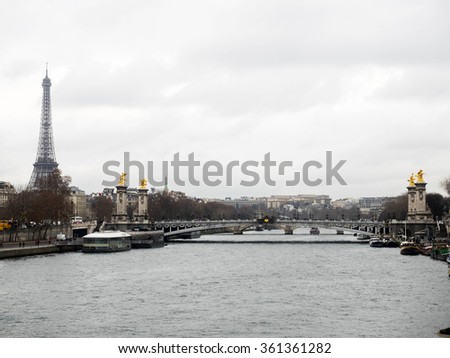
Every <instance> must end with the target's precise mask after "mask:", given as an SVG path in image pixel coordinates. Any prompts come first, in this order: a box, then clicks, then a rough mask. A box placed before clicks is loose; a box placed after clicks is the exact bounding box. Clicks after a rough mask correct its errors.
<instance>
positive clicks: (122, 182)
mask: <svg viewBox="0 0 450 358" xmlns="http://www.w3.org/2000/svg"><path fill="white" fill-rule="evenodd" d="M126 178H127V173H125V172H123V173H122V174H120V179H119V183H118V184H117V185H125V180H126Z"/></svg>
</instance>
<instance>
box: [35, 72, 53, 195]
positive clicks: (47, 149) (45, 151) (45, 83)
mask: <svg viewBox="0 0 450 358" xmlns="http://www.w3.org/2000/svg"><path fill="white" fill-rule="evenodd" d="M51 85H52V83H51V81H50V78H48V68H46V70H45V78H44V79H43V80H42V88H43V94H42V109H41V127H40V130H39V143H38V151H37V156H36V162H35V163H34V164H33V166H34V168H33V173H32V174H31V178H30V182H29V183H28V189H35V188H36V187H37V183H38V182H39V180H40V179H41V178H45V177H46V176H47V175H49V174H51V173H52V172H53V171H54V170H55V169H57V168H58V163H57V162H56V156H55V146H54V144H53V129H52V107H51V101H50V87H51Z"/></svg>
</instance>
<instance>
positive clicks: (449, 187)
mask: <svg viewBox="0 0 450 358" xmlns="http://www.w3.org/2000/svg"><path fill="white" fill-rule="evenodd" d="M441 186H442V188H444V190H445V191H446V192H447V194H448V195H450V176H449V177H447V178H445V179H444V180H443V181H442V182H441Z"/></svg>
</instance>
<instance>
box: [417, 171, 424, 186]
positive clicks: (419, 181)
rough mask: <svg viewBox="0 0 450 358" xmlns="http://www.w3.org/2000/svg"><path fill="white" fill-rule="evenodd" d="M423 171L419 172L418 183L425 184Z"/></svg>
mask: <svg viewBox="0 0 450 358" xmlns="http://www.w3.org/2000/svg"><path fill="white" fill-rule="evenodd" d="M423 174H424V173H423V170H422V169H420V170H419V171H418V172H417V183H425V181H424V180H423Z"/></svg>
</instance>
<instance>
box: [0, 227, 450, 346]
mask: <svg viewBox="0 0 450 358" xmlns="http://www.w3.org/2000/svg"><path fill="white" fill-rule="evenodd" d="M299 231H300V233H298V234H294V235H292V236H287V235H282V233H281V232H280V231H272V232H263V233H248V234H247V233H246V234H244V235H242V236H233V235H211V236H204V237H203V238H202V239H200V240H208V241H209V240H210V241H214V242H212V243H173V244H169V245H168V246H166V247H164V248H160V249H150V250H145V249H143V250H132V251H128V252H119V253H111V254H97V255H92V254H83V253H66V254H57V255H48V256H35V257H29V258H21V259H14V260H4V261H0V273H1V275H0V302H1V303H0V337H436V332H437V331H438V330H439V329H442V328H446V327H449V326H450V301H449V297H450V280H449V278H448V274H447V265H446V264H445V263H443V262H438V261H435V260H432V259H430V258H429V257H424V256H402V255H400V253H399V249H398V248H370V247H369V245H368V244H364V245H363V244H356V243H355V244H343V243H341V244H338V243H335V244H333V243H317V242H316V243H311V242H309V241H311V240H318V241H320V240H323V241H329V240H334V241H338V240H353V239H354V237H353V236H351V235H345V236H338V235H331V231H330V232H329V234H324V233H321V235H319V236H311V235H309V234H308V232H307V231H306V229H305V231H301V230H299ZM323 231H324V230H323ZM296 233H297V231H296ZM220 241H222V242H220ZM229 241H234V242H235V243H230V242H229ZM239 241H241V242H239ZM242 241H245V242H242ZM247 241H258V243H251V242H247ZM264 241H265V242H264ZM276 241H282V243H273V242H276Z"/></svg>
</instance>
